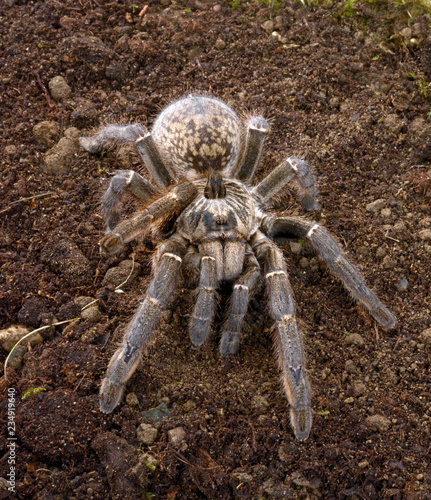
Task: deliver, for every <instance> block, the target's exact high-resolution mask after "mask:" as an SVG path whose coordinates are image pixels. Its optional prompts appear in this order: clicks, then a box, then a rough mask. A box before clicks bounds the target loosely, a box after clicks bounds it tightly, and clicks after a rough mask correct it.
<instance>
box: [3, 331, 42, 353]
mask: <svg viewBox="0 0 431 500" xmlns="http://www.w3.org/2000/svg"><path fill="white" fill-rule="evenodd" d="M31 331H32V329H31V328H27V327H26V326H24V325H11V326H9V327H8V328H5V329H4V330H0V345H1V346H2V347H3V349H5V350H6V351H8V352H10V351H11V350H12V348H13V346H14V345H15V344H16V343H17V342H18V341H19V340H21V339H22V337H24V336H25V335H27V334H28V333H30V332H31ZM42 342H43V337H42V335H41V334H40V333H39V332H36V333H33V335H31V336H29V337H28V338H26V339H25V340H23V342H22V343H21V344H20V345H21V346H23V347H24V346H26V345H27V344H30V345H32V346H33V345H36V344H40V343H42ZM18 347H19V346H18ZM24 349H25V350H26V348H25V347H24Z"/></svg>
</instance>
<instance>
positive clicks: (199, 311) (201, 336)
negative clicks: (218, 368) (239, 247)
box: [190, 255, 218, 345]
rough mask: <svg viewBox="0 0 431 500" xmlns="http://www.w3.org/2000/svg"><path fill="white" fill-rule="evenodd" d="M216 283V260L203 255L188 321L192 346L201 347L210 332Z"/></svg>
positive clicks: (214, 305)
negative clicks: (191, 312) (196, 291)
mask: <svg viewBox="0 0 431 500" xmlns="http://www.w3.org/2000/svg"><path fill="white" fill-rule="evenodd" d="M217 282H218V280H217V270H216V259H215V258H214V257H210V256H209V255H204V256H203V257H202V258H201V271H200V279H199V287H198V298H197V301H196V304H195V307H194V310H193V314H192V316H191V319H190V340H191V341H192V343H193V345H202V344H203V343H204V342H205V340H206V338H207V337H208V334H209V332H210V329H211V323H212V320H213V317H214V311H215V307H216V288H217Z"/></svg>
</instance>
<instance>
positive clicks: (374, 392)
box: [0, 0, 431, 500]
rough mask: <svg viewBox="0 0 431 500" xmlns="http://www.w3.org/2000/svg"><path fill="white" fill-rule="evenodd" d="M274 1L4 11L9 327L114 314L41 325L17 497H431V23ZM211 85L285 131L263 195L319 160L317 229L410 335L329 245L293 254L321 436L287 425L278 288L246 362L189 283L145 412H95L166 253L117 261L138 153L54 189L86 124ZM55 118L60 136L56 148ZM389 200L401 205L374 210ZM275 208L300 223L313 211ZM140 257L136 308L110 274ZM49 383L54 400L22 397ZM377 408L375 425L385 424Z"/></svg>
mask: <svg viewBox="0 0 431 500" xmlns="http://www.w3.org/2000/svg"><path fill="white" fill-rule="evenodd" d="M265 3H267V4H269V6H267V5H265ZM265 3H264V2H263V1H262V2H259V1H254V2H252V1H250V2H248V1H239V2H237V1H232V2H230V4H229V3H228V2H224V1H223V2H219V3H216V2H214V1H208V0H199V1H197V0H187V1H184V2H179V1H174V0H171V1H170V0H160V1H159V0H149V1H148V2H146V3H142V2H141V1H132V0H130V1H128V0H114V1H111V2H105V1H102V0H76V1H75V0H62V1H61V2H60V1H57V0H46V1H42V0H33V1H25V0H3V1H2V6H1V7H0V16H1V18H0V37H1V43H0V67H1V68H2V69H1V76H0V82H1V89H0V116H1V121H2V127H1V131H0V137H1V140H2V153H1V169H0V172H1V199H0V214H1V220H0V231H1V232H0V265H1V276H0V301H1V302H0V327H1V328H7V327H8V326H9V325H11V324H16V323H21V324H26V325H28V326H29V327H30V328H37V327H39V326H43V325H45V324H49V323H50V322H51V323H52V322H55V321H57V322H60V321H66V320H70V319H73V318H76V317H77V316H78V315H79V314H80V311H79V309H78V308H77V306H76V305H75V302H74V299H75V298H77V297H79V296H86V297H92V298H93V299H94V300H95V299H98V302H97V306H98V307H99V310H100V312H101V317H100V318H97V317H96V318H94V317H93V318H90V319H92V320H93V322H91V321H89V320H82V319H81V320H79V321H75V322H70V323H67V324H63V325H59V326H56V327H55V329H54V328H51V329H50V330H49V333H47V332H48V330H44V331H42V332H41V333H42V335H43V337H44V341H43V342H42V343H40V344H38V345H36V346H33V347H32V348H31V349H30V350H29V351H28V352H27V353H26V354H25V356H24V359H23V361H22V364H21V366H20V367H19V368H18V369H17V370H14V369H8V380H7V381H6V380H4V379H3V381H2V391H3V392H2V394H3V397H2V400H1V403H0V421H1V429H2V430H3V429H4V432H2V437H1V445H2V448H3V450H2V456H1V459H0V463H1V468H0V474H1V476H2V477H3V478H4V479H7V478H8V476H7V474H8V473H10V470H11V469H10V467H11V464H10V463H8V462H10V460H9V459H10V452H9V450H10V447H9V448H7V445H8V444H10V439H9V438H10V434H8V431H7V425H6V420H7V418H8V413H7V390H8V389H9V388H14V389H15V390H16V396H17V405H16V409H15V416H14V418H15V423H16V437H17V441H16V449H15V456H16V464H15V466H16V471H15V479H16V493H15V494H13V493H10V492H8V490H7V487H8V484H9V483H7V482H6V481H3V482H1V488H2V490H1V491H2V493H1V498H6V497H7V496H8V495H10V496H11V497H13V496H14V495H15V496H16V497H17V498H26V499H40V500H42V499H43V500H48V499H63V498H71V499H72V498H73V499H84V498H94V499H109V498H132V499H134V498H168V499H170V500H172V499H195V498H223V499H228V498H246V499H249V498H250V499H257V498H262V499H263V498H301V499H305V498H310V499H317V498H325V499H338V498H346V499H369V500H372V499H382V498H391V499H426V498H428V499H429V498H431V469H430V458H429V457H430V450H431V438H430V432H431V425H430V419H431V410H430V396H431V386H430V352H429V347H428V346H427V343H429V338H430V337H429V336H426V334H423V332H424V331H425V330H427V329H429V328H430V325H431V318H430V316H431V312H430V309H431V292H430V285H431V272H430V262H431V241H430V232H431V209H430V198H431V170H430V168H431V165H430V161H431V134H430V131H431V120H430V96H431V87H430V83H429V80H430V78H431V36H430V15H429V14H427V13H426V11H425V10H424V9H423V8H421V7H420V4H419V3H414V2H413V1H412V0H410V1H408V2H406V3H404V2H395V1H394V2H393V3H392V2H390V1H389V2H387V1H381V0H380V1H377V2H366V1H363V0H358V1H357V2H356V3H353V2H346V3H345V4H343V2H340V1H337V0H335V1H334V2H330V3H325V2H323V1H322V2H319V3H320V4H321V5H318V6H304V5H303V4H302V3H300V2H297V3H295V2H289V1H286V2H285V1H281V2H271V1H268V2H265ZM274 3H276V4H279V3H281V6H280V7H277V6H276V5H275V6H273V7H272V8H271V4H274ZM349 5H350V7H349ZM352 5H353V6H352ZM145 9H146V10H145ZM269 20H271V21H272V22H273V25H271V24H270V23H267V21H269ZM406 28H409V29H410V31H408V30H406ZM56 76H62V77H64V79H65V80H66V82H67V84H68V85H69V87H70V89H71V92H70V94H69V95H67V96H64V97H63V98H61V99H60V100H55V99H53V97H52V96H51V94H50V91H49V90H48V83H49V82H50V81H51V80H52V79H53V78H54V77H56ZM190 92H194V93H199V92H200V93H202V92H204V93H210V94H213V95H215V96H218V97H220V98H222V99H223V100H225V101H226V102H228V103H229V104H231V105H232V106H233V107H234V108H235V109H236V110H237V111H238V112H239V113H241V115H242V116H245V115H246V114H250V113H260V114H263V115H264V116H266V117H268V118H270V120H271V127H272V129H271V134H270V137H269V139H268V141H267V144H266V147H265V152H264V156H263V161H262V162H261V167H260V169H259V171H258V172H257V176H256V177H257V178H258V179H260V178H262V176H263V175H264V173H265V172H267V171H268V169H270V168H272V167H273V166H275V165H277V164H278V163H279V162H280V161H281V160H282V159H283V158H285V157H286V156H288V155H290V156H295V155H296V156H300V157H303V158H305V159H307V160H308V161H309V162H310V163H311V164H312V165H314V167H315V171H316V175H317V176H318V179H319V186H320V201H321V204H322V209H321V210H320V211H318V212H317V213H314V214H311V217H312V218H313V219H315V220H319V221H320V222H321V223H322V224H324V225H325V226H326V227H327V228H328V229H329V230H330V231H331V232H332V233H333V234H335V235H336V236H337V237H338V239H339V240H340V241H341V242H342V243H343V245H344V246H345V248H346V250H347V252H348V254H349V256H350V258H351V259H352V260H353V261H354V262H356V263H357V265H358V266H359V268H360V269H361V270H362V271H363V274H364V277H365V279H366V281H367V283H368V284H369V285H370V286H371V287H372V288H373V290H375V291H376V292H377V293H378V294H379V296H380V297H381V298H382V300H383V301H384V302H385V303H387V304H388V306H389V307H390V308H391V310H393V311H394V313H395V314H396V315H397V317H398V319H399V327H398V328H397V329H396V330H394V331H384V330H382V329H381V328H379V327H378V326H376V324H375V322H374V321H373V320H371V319H370V318H369V316H368V315H366V314H365V313H363V312H362V311H361V310H360V309H359V308H358V307H357V306H356V305H355V304H354V303H353V302H352V301H351V299H350V298H349V296H348V294H347V293H346V292H345V291H344V290H343V288H342V287H341V286H340V284H339V283H338V282H337V280H335V279H334V278H333V277H332V276H331V275H330V274H329V273H328V271H327V270H326V268H325V267H324V266H323V265H321V264H319V261H317V260H316V258H315V255H314V253H313V251H312V249H311V247H309V246H308V245H307V244H305V245H302V249H301V251H300V253H299V254H298V253H292V252H291V249H290V248H291V247H290V245H289V244H287V245H286V246H285V253H286V261H287V264H288V267H289V269H290V270H291V280H292V286H293V288H294V291H295V296H296V301H297V305H298V316H299V318H300V320H301V324H302V329H303V331H304V337H305V346H306V350H307V355H308V367H309V374H310V378H311V381H312V385H313V390H314V396H313V408H314V411H315V419H314V425H313V429H312V433H311V435H310V438H309V439H308V440H307V441H306V442H304V443H301V442H298V441H296V440H295V439H294V437H293V434H292V430H291V428H290V424H289V409H288V404H287V401H286V398H285V396H284V394H283V392H282V390H281V388H280V385H279V375H278V372H277V368H276V365H275V362H274V359H273V356H272V340H271V336H270V335H268V331H269V329H270V327H271V323H270V320H269V319H268V316H267V313H266V310H265V300H264V294H263V293H262V291H259V292H258V293H257V294H256V296H255V298H254V300H253V301H252V303H251V307H250V314H249V318H248V326H247V328H246V331H245V334H244V338H243V339H242V343H241V347H240V352H239V353H238V354H237V355H236V356H234V357H231V358H229V359H221V358H220V356H219V354H218V348H217V344H218V338H217V333H216V332H215V333H214V334H213V335H212V337H211V338H210V340H209V341H208V342H207V344H206V345H205V346H204V347H203V348H202V349H201V350H196V349H194V348H193V347H192V346H191V344H190V341H189V338H188V333H187V323H188V315H189V311H190V307H191V305H192V303H193V295H192V294H191V293H190V291H189V290H188V288H187V284H186V283H184V284H183V285H182V287H181V291H180V294H179V296H178V298H177V299H176V301H175V303H174V304H173V305H172V307H171V308H170V310H169V311H168V312H167V313H166V314H165V316H164V318H163V321H162V323H161V325H160V327H159V335H158V336H157V340H156V342H155V343H154V345H153V346H152V347H151V349H150V350H149V352H148V353H147V354H146V355H145V356H144V358H143V361H142V363H141V364H140V366H139V368H138V370H137V372H136V373H135V375H134V376H133V378H132V379H131V381H130V382H129V384H128V386H127V393H126V394H127V399H125V400H124V401H123V402H122V404H121V405H120V406H119V407H118V408H117V410H116V411H115V412H114V413H113V414H111V415H103V414H102V413H100V411H99V409H98V388H99V385H100V380H101V378H102V377H103V373H104V371H105V370H106V366H107V364H108V362H109V359H110V357H111V355H112V353H113V351H114V350H115V348H116V344H117V341H118V340H119V339H120V338H121V335H122V328H123V327H124V325H125V324H126V323H127V321H128V319H129V318H130V316H131V315H132V313H133V311H134V310H135V308H136V307H137V305H138V303H139V301H140V300H141V298H142V295H143V293H144V291H145V289H146V287H147V285H148V283H149V279H150V275H151V266H150V264H151V255H152V250H153V247H152V246H151V245H150V242H149V241H146V240H145V241H143V242H136V243H134V244H133V245H129V246H127V248H126V249H125V250H124V251H123V252H122V253H121V254H120V255H119V256H116V257H111V258H109V259H105V258H101V257H100V255H99V250H98V244H97V243H98V240H99V239H100V237H101V235H102V234H103V229H104V228H103V219H102V217H101V215H100V210H99V208H100V207H99V201H100V198H101V194H102V192H103V189H104V188H105V187H106V183H107V179H108V178H109V175H108V173H112V172H113V171H115V170H116V169H121V168H130V165H131V164H132V166H133V168H138V160H137V159H136V158H135V157H134V156H133V155H132V156H130V155H129V154H128V153H127V152H125V151H123V150H121V151H119V152H114V151H112V152H109V153H108V154H106V155H103V156H101V157H94V156H93V157H92V156H90V155H89V154H87V153H86V152H84V151H82V150H73V148H72V151H71V153H70V154H69V156H65V157H64V158H61V161H60V165H59V166H58V165H57V167H58V169H59V170H61V169H63V170H64V173H58V170H57V171H56V172H57V175H52V173H51V174H50V173H48V172H47V167H46V157H45V154H46V153H47V151H48V150H49V148H50V147H52V146H53V145H55V144H57V143H58V141H59V140H60V138H61V137H63V135H64V132H65V131H66V130H67V129H69V128H70V127H76V128H77V129H79V131H80V133H81V134H83V135H84V134H86V133H88V132H89V131H90V130H91V129H93V128H94V127H97V126H98V125H99V124H101V123H106V122H113V121H115V122H121V123H126V122H130V121H144V122H148V124H149V125H151V123H152V121H153V120H154V117H155V116H156V115H157V114H158V112H159V111H160V109H161V108H162V107H163V106H165V105H166V104H167V103H168V102H170V101H171V100H173V99H174V98H176V97H179V96H181V95H184V94H186V93H190ZM43 121H54V122H56V124H57V129H55V130H57V131H56V132H54V134H52V133H51V135H50V134H45V135H44V136H43V137H42V138H39V139H37V138H36V137H35V133H34V131H33V127H34V126H35V125H37V124H39V123H40V122H43ZM72 132H73V131H72ZM68 133H69V134H70V133H71V132H70V130H69V131H68ZM72 142H73V141H72ZM51 153H52V151H51V152H50V153H49V154H51ZM38 195H43V196H39V197H36V196H38ZM376 200H383V202H382V204H381V207H380V208H378V209H377V210H376V211H372V210H370V209H369V208H370V207H368V209H367V205H369V204H370V203H372V202H374V201H376ZM276 208H285V209H286V208H288V209H289V211H291V212H292V211H295V212H296V213H302V212H301V209H300V206H299V204H298V203H297V201H296V197H295V196H292V197H289V198H287V200H284V202H283V203H282V204H280V203H279V204H278V206H277V207H276ZM131 256H133V257H134V259H135V260H136V262H139V263H140V264H141V265H142V268H140V275H139V277H138V278H137V279H136V280H134V281H133V282H131V283H130V284H129V286H128V287H126V286H125V287H124V289H123V291H124V293H116V292H115V290H114V288H115V286H113V285H112V282H111V283H108V284H107V283H106V281H105V282H103V279H104V276H105V274H106V272H107V270H108V269H110V268H112V267H114V266H117V265H118V264H119V263H120V262H121V261H123V260H125V259H130V258H131ZM403 285H404V286H403ZM221 301H222V305H223V304H225V301H226V297H225V296H224V295H223V296H222V297H221ZM222 309H223V307H222ZM217 321H218V322H220V321H221V318H218V320H217ZM352 334H358V335H359V337H355V336H353V337H352ZM0 350H1V351H2V352H1V354H2V356H3V358H2V359H3V360H4V359H5V358H6V355H7V352H6V351H5V350H3V349H1V348H0ZM0 368H1V367H0ZM29 388H33V389H34V388H43V389H44V390H43V391H42V392H39V393H37V394H33V395H30V396H29V397H26V398H25V399H23V400H22V399H21V398H22V396H23V395H24V394H25V393H26V391H27V390H28V389H29ZM161 403H165V405H166V406H167V409H168V411H169V415H170V416H169V417H167V418H164V419H162V420H160V421H159V422H158V423H155V424H152V425H153V426H154V427H156V428H157V429H158V433H157V437H156V439H155V441H154V443H153V444H151V445H146V444H143V443H142V442H140V441H139V440H138V438H137V434H136V429H137V428H138V426H139V425H140V424H141V423H142V422H143V421H144V415H143V411H145V410H148V409H150V408H154V407H156V406H158V405H160V404H161ZM376 415H377V416H380V417H381V418H380V419H379V417H377V422H378V423H379V425H377V426H376V425H375V424H373V423H372V420H371V421H370V420H367V419H368V418H369V417H371V416H376ZM177 427H182V428H183V430H184V431H185V437H184V440H183V441H182V442H181V443H180V444H178V445H175V444H174V443H173V442H172V441H171V440H170V438H169V434H168V431H169V430H171V429H174V428H177ZM5 488H6V489H5Z"/></svg>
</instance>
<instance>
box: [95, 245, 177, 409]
mask: <svg viewBox="0 0 431 500" xmlns="http://www.w3.org/2000/svg"><path fill="white" fill-rule="evenodd" d="M185 252H186V246H185V242H184V241H182V239H181V238H180V237H178V236H176V235H173V236H172V237H171V239H169V240H167V241H166V242H165V243H164V244H163V245H162V246H161V248H160V250H159V257H158V262H157V268H156V271H155V273H154V278H153V280H152V282H151V284H150V287H149V289H148V291H147V293H146V295H145V298H144V301H143V302H142V304H141V306H140V308H139V309H138V311H137V313H136V315H135V317H134V318H133V320H132V322H131V323H130V324H129V326H128V328H127V331H126V334H125V336H124V339H123V342H122V344H121V347H120V348H119V349H118V350H117V351H116V352H115V354H114V355H113V356H112V359H111V361H110V363H109V366H108V369H107V372H106V376H105V378H104V379H103V381H102V386H101V388H100V409H101V410H102V411H103V412H105V413H111V412H112V411H113V410H114V408H115V407H116V406H117V405H118V403H119V402H120V400H121V398H122V395H123V392H124V388H125V385H126V383H127V381H128V380H129V378H130V377H131V376H132V375H133V373H134V371H135V370H136V368H137V366H138V364H139V361H140V357H141V355H140V353H141V350H142V349H143V348H145V347H146V345H147V344H148V342H149V340H150V339H151V333H152V332H153V330H154V328H155V326H156V323H157V320H158V319H159V316H160V313H161V311H162V310H163V309H165V308H166V306H167V305H168V303H169V302H170V300H171V298H172V296H173V291H174V289H175V286H176V282H177V277H178V274H179V271H180V268H181V263H182V256H183V255H184V254H185Z"/></svg>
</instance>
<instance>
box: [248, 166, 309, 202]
mask: <svg viewBox="0 0 431 500" xmlns="http://www.w3.org/2000/svg"><path fill="white" fill-rule="evenodd" d="M290 181H294V182H295V183H296V186H297V188H298V192H299V199H300V201H301V205H302V206H303V207H304V208H305V210H317V209H318V208H319V203H318V201H317V193H316V185H315V184H316V180H315V178H314V175H313V173H312V171H311V169H310V166H309V165H308V163H307V162H306V161H304V160H300V159H298V158H287V159H286V160H284V161H283V162H282V163H280V165H279V166H278V167H277V168H275V169H274V170H273V171H272V172H271V173H270V174H269V175H267V176H266V177H265V178H264V179H263V180H262V181H261V182H260V183H259V184H258V185H257V186H256V187H255V188H254V189H253V193H254V194H255V195H257V197H258V198H259V199H261V200H262V201H264V202H265V201H268V200H270V199H271V198H273V197H274V195H276V194H277V193H278V192H279V191H281V190H282V189H283V188H284V187H285V186H286V185H287V184H288V183H289V182H290Z"/></svg>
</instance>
